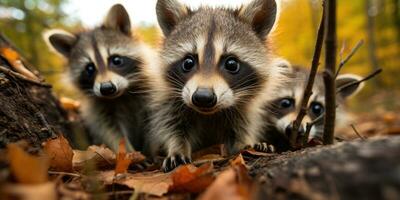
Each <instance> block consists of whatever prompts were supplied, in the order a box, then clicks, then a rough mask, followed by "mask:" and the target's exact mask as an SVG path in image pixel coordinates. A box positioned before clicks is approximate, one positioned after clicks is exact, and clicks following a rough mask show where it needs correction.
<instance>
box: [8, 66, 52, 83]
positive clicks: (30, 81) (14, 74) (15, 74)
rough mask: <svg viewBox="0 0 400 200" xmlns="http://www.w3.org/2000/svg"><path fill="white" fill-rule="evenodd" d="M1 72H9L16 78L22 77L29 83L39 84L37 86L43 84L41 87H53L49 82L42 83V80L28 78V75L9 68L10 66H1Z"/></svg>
mask: <svg viewBox="0 0 400 200" xmlns="http://www.w3.org/2000/svg"><path fill="white" fill-rule="evenodd" d="M0 72H3V73H5V74H8V75H9V76H12V77H14V78H19V79H21V80H23V81H26V82H28V83H32V84H34V85H37V86H41V87H45V88H51V85H49V84H47V83H42V82H39V81H36V80H33V79H30V78H27V77H26V76H24V75H22V74H19V73H17V72H14V71H12V70H11V69H8V68H6V67H3V66H0Z"/></svg>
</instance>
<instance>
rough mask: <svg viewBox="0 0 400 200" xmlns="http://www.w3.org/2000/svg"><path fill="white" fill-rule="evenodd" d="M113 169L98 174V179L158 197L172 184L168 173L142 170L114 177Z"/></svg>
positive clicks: (108, 183)
mask: <svg viewBox="0 0 400 200" xmlns="http://www.w3.org/2000/svg"><path fill="white" fill-rule="evenodd" d="M114 175H115V174H114V171H105V172H101V173H100V174H99V176H98V177H99V178H100V180H102V181H103V182H104V184H106V185H110V184H115V183H118V184H121V185H125V186H127V187H129V188H132V189H134V190H135V191H138V192H142V193H146V194H150V195H155V196H158V197H161V196H163V195H164V194H166V193H167V192H168V188H169V187H170V186H171V185H172V179H171V174H170V173H163V172H160V171H153V172H143V173H136V174H130V173H127V174H124V176H123V178H119V179H115V176H114Z"/></svg>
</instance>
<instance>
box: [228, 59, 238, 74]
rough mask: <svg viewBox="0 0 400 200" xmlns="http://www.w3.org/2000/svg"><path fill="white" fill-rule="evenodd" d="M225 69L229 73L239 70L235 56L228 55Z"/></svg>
mask: <svg viewBox="0 0 400 200" xmlns="http://www.w3.org/2000/svg"><path fill="white" fill-rule="evenodd" d="M225 69H226V70H228V72H229V73H231V74H236V73H238V72H239V70H240V64H239V62H238V60H237V59H236V58H235V57H229V58H228V59H226V61H225Z"/></svg>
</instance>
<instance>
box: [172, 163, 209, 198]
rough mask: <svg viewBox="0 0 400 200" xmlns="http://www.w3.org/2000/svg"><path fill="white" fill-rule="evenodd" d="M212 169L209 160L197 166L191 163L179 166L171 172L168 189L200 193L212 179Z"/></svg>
mask: <svg viewBox="0 0 400 200" xmlns="http://www.w3.org/2000/svg"><path fill="white" fill-rule="evenodd" d="M213 169H214V166H213V164H212V163H211V162H209V163H206V164H203V165H202V166H200V167H198V168H197V167H196V166H194V165H192V164H190V165H183V166H180V167H179V168H178V169H176V170H175V171H174V172H173V173H172V182H173V184H172V185H171V186H170V188H169V191H171V192H190V193H200V192H202V191H204V190H205V189H206V188H207V187H208V186H209V185H211V183H212V182H213V181H214V173H213Z"/></svg>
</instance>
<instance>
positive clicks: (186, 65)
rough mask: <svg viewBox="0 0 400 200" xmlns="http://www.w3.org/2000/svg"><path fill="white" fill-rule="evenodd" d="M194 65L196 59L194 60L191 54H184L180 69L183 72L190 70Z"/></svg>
mask: <svg viewBox="0 0 400 200" xmlns="http://www.w3.org/2000/svg"><path fill="white" fill-rule="evenodd" d="M195 65H196V61H195V60H194V58H193V56H186V58H185V59H184V60H183V63H182V70H183V71H184V72H190V71H191V70H192V69H193V68H194V66H195Z"/></svg>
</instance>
